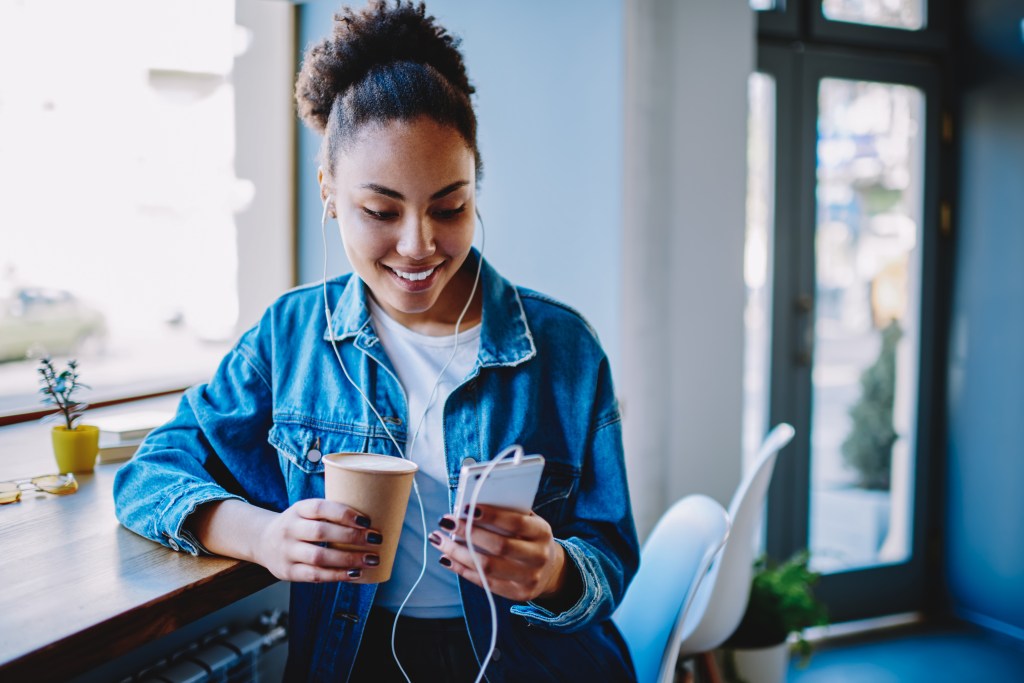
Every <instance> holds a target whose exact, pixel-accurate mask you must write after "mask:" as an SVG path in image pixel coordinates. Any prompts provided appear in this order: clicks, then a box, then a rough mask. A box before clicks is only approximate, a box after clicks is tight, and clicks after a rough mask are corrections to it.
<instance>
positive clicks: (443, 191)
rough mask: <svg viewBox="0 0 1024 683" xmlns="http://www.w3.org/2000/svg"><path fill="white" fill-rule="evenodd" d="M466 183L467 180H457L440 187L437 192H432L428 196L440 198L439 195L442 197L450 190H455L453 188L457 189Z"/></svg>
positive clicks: (467, 183) (450, 191)
mask: <svg viewBox="0 0 1024 683" xmlns="http://www.w3.org/2000/svg"><path fill="white" fill-rule="evenodd" d="M466 185H469V181H468V180H457V181H455V182H454V183H452V184H451V185H447V186H445V187H443V188H441V189H440V190H438V191H437V192H435V193H434V194H432V195H430V198H431V199H440V198H441V197H444V196H445V195H449V194H451V193H452V192H455V190H457V189H459V188H460V187H465V186H466Z"/></svg>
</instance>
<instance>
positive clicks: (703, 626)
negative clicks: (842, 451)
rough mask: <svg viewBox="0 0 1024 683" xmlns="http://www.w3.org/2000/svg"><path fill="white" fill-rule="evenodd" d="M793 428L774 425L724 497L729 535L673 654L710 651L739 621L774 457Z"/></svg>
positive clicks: (785, 442)
mask: <svg viewBox="0 0 1024 683" xmlns="http://www.w3.org/2000/svg"><path fill="white" fill-rule="evenodd" d="M794 434H795V430H794V429H793V427H791V426H790V425H788V424H786V423H782V424H779V425H778V426H776V427H775V428H774V429H773V430H772V431H771V432H769V433H768V435H767V436H766V437H765V438H764V441H763V442H762V443H761V448H760V450H759V451H758V454H757V459H756V460H755V462H754V467H753V468H752V469H751V470H750V471H749V472H748V473H747V475H746V476H745V477H744V478H743V481H742V482H740V485H739V487H738V488H737V489H736V493H734V494H733V497H732V501H731V502H730V503H729V520H730V522H731V525H732V526H731V529H730V531H729V538H728V541H727V542H726V544H725V547H724V548H722V552H721V553H720V554H719V555H718V557H716V559H715V561H714V563H713V564H712V566H711V569H710V570H709V571H708V574H707V576H706V577H704V580H703V581H701V582H700V584H699V585H698V587H697V593H696V595H694V597H693V604H692V605H691V606H690V609H689V611H688V613H687V615H686V622H685V623H684V624H683V627H682V634H681V638H680V645H679V656H680V657H686V656H689V655H694V654H697V653H703V652H710V651H711V650H714V649H715V648H716V647H718V646H719V645H721V644H722V643H724V642H725V641H726V640H727V639H728V638H729V636H731V635H732V634H733V632H734V631H735V630H736V627H737V626H739V623H740V620H741V619H742V618H743V613H744V612H746V609H747V601H748V600H749V599H750V581H751V579H752V577H753V564H754V559H755V554H756V553H757V551H758V548H757V547H756V545H755V541H756V540H757V534H758V531H759V530H760V529H761V519H762V517H763V513H764V500H765V496H766V494H767V493H768V484H770V483H771V480H772V473H773V472H774V470H775V460H776V456H777V455H778V453H779V451H780V450H782V448H784V447H785V446H786V444H788V443H789V442H790V441H791V440H792V439H793V435H794Z"/></svg>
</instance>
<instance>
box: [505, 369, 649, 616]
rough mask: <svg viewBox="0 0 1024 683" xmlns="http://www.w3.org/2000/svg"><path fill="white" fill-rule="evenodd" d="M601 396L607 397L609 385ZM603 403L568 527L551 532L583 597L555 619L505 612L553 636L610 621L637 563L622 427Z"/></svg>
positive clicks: (530, 610) (519, 609) (530, 606)
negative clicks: (574, 572)
mask: <svg viewBox="0 0 1024 683" xmlns="http://www.w3.org/2000/svg"><path fill="white" fill-rule="evenodd" d="M606 390H607V391H608V392H610V391H611V388H610V380H609V381H608V384H607V385H606ZM608 403H610V404H611V407H610V408H609V409H608V410H607V411H606V412H603V413H602V414H601V416H600V417H598V418H597V419H596V420H595V425H596V426H595V427H594V428H593V430H592V432H591V435H590V439H589V450H588V460H589V462H588V465H587V466H586V467H584V468H583V471H582V473H581V475H580V491H579V494H578V495H577V496H576V499H575V505H574V508H573V510H572V512H571V513H570V514H569V515H567V520H568V522H567V523H566V524H565V525H562V526H560V527H559V528H558V529H554V530H553V531H554V533H555V537H556V538H555V540H556V541H557V542H558V543H559V544H560V545H561V546H562V547H563V548H565V551H566V554H567V556H568V558H569V559H570V560H571V561H572V562H573V564H574V565H575V568H576V570H577V571H579V574H580V577H581V579H582V581H581V583H582V588H583V594H582V595H581V596H580V598H579V600H577V601H576V602H575V603H574V604H573V605H572V606H571V607H569V608H568V609H566V610H565V611H564V612H561V613H559V614H555V613H554V612H552V611H550V610H548V609H546V608H544V607H543V606H541V605H538V604H537V603H534V602H527V603H525V604H522V605H513V606H512V607H511V611H512V613H513V614H518V615H520V616H522V617H524V618H525V619H526V620H527V621H529V622H531V623H533V624H535V625H537V626H541V627H544V628H548V629H551V630H555V631H561V632H565V633H571V632H573V631H576V630H579V629H581V628H584V627H586V626H587V625H589V624H591V623H592V622H594V621H595V620H603V619H606V618H608V617H610V616H611V614H612V613H613V612H614V611H615V608H616V607H618V605H619V603H620V602H621V600H622V596H623V595H624V594H625V592H626V588H627V586H628V585H629V582H630V581H632V579H633V576H634V575H635V574H636V570H637V567H638V566H639V562H640V547H639V540H638V539H637V535H636V527H635V525H634V523H633V514H632V508H631V506H630V501H629V489H628V486H627V482H626V465H625V458H624V457H623V449H622V423H621V419H620V416H619V411H618V407H617V404H615V402H614V398H613V397H611V396H608V401H607V403H606V404H605V405H608Z"/></svg>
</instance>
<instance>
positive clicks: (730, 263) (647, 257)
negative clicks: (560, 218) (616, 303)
mask: <svg viewBox="0 0 1024 683" xmlns="http://www.w3.org/2000/svg"><path fill="white" fill-rule="evenodd" d="M625 15H626V95H625V107H626V115H625V125H626V137H625V160H624V162H625V167H624V181H625V182H624V213H625V220H626V226H627V227H626V232H625V233H624V235H623V240H622V244H623V266H622V268H623V282H622V297H623V301H624V302H625V303H624V306H623V311H622V329H623V331H624V335H623V361H622V364H621V368H620V392H621V395H622V398H623V403H624V409H625V421H624V430H625V440H626V453H627V463H628V466H629V476H630V486H631V491H632V495H633V509H634V514H635V516H636V520H637V526H638V528H639V530H640V532H641V535H645V534H646V532H647V531H648V530H649V529H650V528H651V526H653V524H654V522H655V521H656V520H657V518H658V516H660V514H661V513H662V512H663V511H664V510H665V509H666V508H667V507H668V506H669V505H671V503H673V502H674V501H675V500H677V499H678V498H680V497H682V496H684V495H686V494H689V493H698V492H699V493H705V494H708V495H710V496H712V497H714V498H716V499H717V500H719V501H720V502H722V503H723V504H727V503H728V501H729V499H730V498H731V496H732V493H733V491H734V489H735V487H736V485H737V483H738V482H739V479H740V468H741V432H742V429H741V427H742V387H743V317H742V314H743V303H744V288H743V234H744V221H745V210H744V209H745V202H746V125H747V78H748V76H749V74H750V72H751V71H752V70H753V66H754V63H755V58H754V54H755V53H754V46H755V40H754V36H755V23H754V16H753V13H752V12H751V10H750V8H749V6H748V4H747V2H746V1H745V0H689V1H687V2H679V1H678V0H626V3H625Z"/></svg>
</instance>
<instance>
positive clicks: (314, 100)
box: [295, 0, 483, 181]
mask: <svg viewBox="0 0 1024 683" xmlns="http://www.w3.org/2000/svg"><path fill="white" fill-rule="evenodd" d="M459 42H460V41H459V39H458V38H456V37H455V36H452V35H451V34H449V33H448V32H447V31H446V30H445V28H444V27H442V26H439V25H438V24H437V23H436V21H435V19H434V17H433V16H428V15H427V13H426V7H425V6H424V5H423V3H422V2H421V3H419V4H413V3H412V2H409V1H404V2H403V1H402V0H395V2H394V4H389V3H388V2H386V1H385V0H374V1H373V2H371V3H370V4H369V5H368V6H367V7H366V8H364V9H362V10H360V11H355V10H352V9H351V8H349V7H346V8H343V9H342V11H341V12H340V13H338V14H336V15H334V30H333V32H332V34H331V36H330V37H329V38H326V39H324V40H322V41H320V42H319V43H315V44H313V45H312V46H311V47H310V48H309V49H308V50H306V54H305V58H304V59H303V63H302V68H301V70H300V72H299V76H298V79H297V81H296V83H295V100H296V103H297V104H298V111H299V116H301V117H302V120H303V121H304V122H305V123H306V125H307V126H309V127H310V128H312V129H313V130H315V131H317V132H318V133H320V134H322V135H323V136H324V142H323V146H322V147H321V150H320V154H321V157H322V161H323V162H324V167H325V169H326V171H327V172H328V174H330V173H331V172H332V171H333V169H332V168H331V166H330V163H331V160H333V159H334V158H335V154H336V153H337V152H338V150H339V149H341V148H342V147H343V146H344V144H345V143H346V141H348V140H351V139H352V136H353V135H354V134H355V132H356V131H357V130H358V129H359V128H360V127H361V126H362V125H364V124H366V123H370V122H376V123H386V122H388V121H394V120H402V121H408V120H411V119H414V118H416V117H419V116H429V117H430V118H431V119H433V120H434V121H436V122H438V123H440V124H442V125H448V126H451V127H453V128H454V129H455V130H457V131H458V132H459V134H460V135H462V137H463V138H464V139H465V141H466V144H467V145H468V146H469V148H470V149H471V150H473V155H474V156H475V157H476V175H477V178H476V179H477V181H479V180H480V177H481V171H482V168H483V167H482V163H481V159H480V151H479V148H478V147H477V142H476V113H475V112H474V111H473V105H472V104H471V103H470V95H472V94H473V93H474V89H473V86H472V85H471V84H470V82H469V78H468V77H467V76H466V67H465V65H464V64H463V61H462V54H461V53H460V52H459V50H458V47H459Z"/></svg>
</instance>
